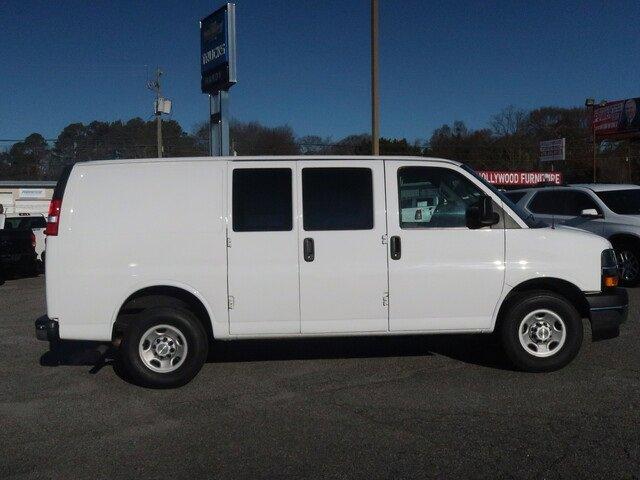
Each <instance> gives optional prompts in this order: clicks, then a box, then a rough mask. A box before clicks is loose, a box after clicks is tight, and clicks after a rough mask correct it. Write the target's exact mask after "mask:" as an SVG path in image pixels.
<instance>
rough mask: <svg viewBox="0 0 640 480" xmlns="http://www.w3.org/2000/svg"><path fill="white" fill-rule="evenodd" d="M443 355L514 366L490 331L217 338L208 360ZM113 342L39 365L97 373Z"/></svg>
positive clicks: (68, 348)
mask: <svg viewBox="0 0 640 480" xmlns="http://www.w3.org/2000/svg"><path fill="white" fill-rule="evenodd" d="M433 355H441V356H445V357H448V358H451V359H453V360H456V361H460V362H463V363H468V364H472V365H478V366H482V367H487V368H495V369H500V370H512V369H513V368H512V367H511V365H510V364H509V363H508V361H507V360H506V358H505V356H504V354H503V352H502V349H501V348H500V346H499V344H498V343H497V342H496V341H495V340H494V339H493V337H491V336H489V335H432V336H426V335H410V336H409V335H408V336H378V337H336V338H306V339H278V340H273V339H264V340H233V341H217V342H215V343H214V344H213V346H212V348H211V350H210V354H209V358H208V360H207V362H208V363H238V362H268V361H281V360H318V359H349V358H385V357H416V356H423V357H429V356H433ZM115 356H116V350H115V348H114V347H112V346H110V345H108V344H104V343H99V342H87V341H55V342H49V350H48V351H47V352H45V353H44V354H43V355H42V356H41V357H40V365H42V366H46V367H57V366H65V365H67V366H90V367H91V369H90V370H89V373H91V374H95V373H98V372H99V371H100V370H101V369H102V368H103V367H105V366H108V365H112V366H114V367H116V368H115V369H116V373H117V374H118V375H119V376H122V375H121V373H120V372H118V370H117V366H116V363H115V362H114V359H115Z"/></svg>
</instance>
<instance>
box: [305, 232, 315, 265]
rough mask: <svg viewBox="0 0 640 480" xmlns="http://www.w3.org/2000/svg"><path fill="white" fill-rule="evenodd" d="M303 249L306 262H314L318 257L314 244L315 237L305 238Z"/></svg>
mask: <svg viewBox="0 0 640 480" xmlns="http://www.w3.org/2000/svg"><path fill="white" fill-rule="evenodd" d="M302 249H303V254H304V261H305V262H313V259H314V258H315V257H316V249H315V246H314V244H313V238H305V239H304V241H303V242H302Z"/></svg>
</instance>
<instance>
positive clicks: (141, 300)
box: [111, 286, 213, 342]
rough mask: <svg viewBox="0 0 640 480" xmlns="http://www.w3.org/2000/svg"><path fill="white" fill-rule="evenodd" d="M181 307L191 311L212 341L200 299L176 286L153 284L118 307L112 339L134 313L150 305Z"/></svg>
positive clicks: (208, 322)
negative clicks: (153, 285)
mask: <svg viewBox="0 0 640 480" xmlns="http://www.w3.org/2000/svg"><path fill="white" fill-rule="evenodd" d="M159 306H163V307H169V306H170V307H181V308H186V309H187V310H189V311H190V312H191V313H193V314H194V315H195V316H196V318H197V319H198V320H200V322H201V323H202V326H203V327H204V330H205V332H207V337H208V338H209V341H210V342H212V341H213V329H212V328H211V318H210V317H209V313H208V312H207V309H206V308H205V306H204V305H203V304H202V302H201V301H200V299H198V297H196V296H195V295H194V294H192V293H190V292H188V291H186V290H183V289H182V288H178V287H170V286H155V287H148V288H144V289H142V290H139V291H137V292H135V293H134V294H132V295H130V296H129V298H127V299H126V300H125V302H124V303H123V304H122V306H121V307H120V310H119V311H118V315H117V317H116V321H115V323H114V324H113V331H112V334H111V336H112V340H116V339H117V338H119V337H120V335H121V334H122V333H123V332H124V331H126V329H127V326H128V325H129V324H130V323H131V322H132V321H135V315H136V314H138V313H140V312H142V311H143V310H145V309H147V308H150V307H159Z"/></svg>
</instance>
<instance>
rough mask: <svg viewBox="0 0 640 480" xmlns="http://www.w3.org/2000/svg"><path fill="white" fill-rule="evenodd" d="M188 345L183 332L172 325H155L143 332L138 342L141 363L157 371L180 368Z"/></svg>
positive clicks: (164, 371) (165, 371) (170, 370)
mask: <svg viewBox="0 0 640 480" xmlns="http://www.w3.org/2000/svg"><path fill="white" fill-rule="evenodd" d="M187 352H188V345H187V340H186V338H185V336H184V334H183V333H182V332H181V331H180V330H179V329H177V328H176V327H174V326H172V325H156V326H153V327H151V328H150V329H149V330H147V331H146V332H144V335H142V337H141V338H140V343H139V344H138V353H139V354H140V359H141V360H142V363H144V365H145V366H146V367H147V368H149V369H150V370H153V371H154V372H158V373H169V372H173V371H174V370H177V369H178V368H180V366H181V365H182V364H183V363H184V360H185V358H187Z"/></svg>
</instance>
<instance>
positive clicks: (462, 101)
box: [0, 0, 640, 140]
mask: <svg viewBox="0 0 640 480" xmlns="http://www.w3.org/2000/svg"><path fill="white" fill-rule="evenodd" d="M220 4H222V2H217V1H211V0H207V1H204V0H194V1H188V0H183V1H179V0H175V1H160V0H152V1H151V0H150V1H129V0H127V1H125V0H110V1H96V0H94V1H90V2H88V1H85V0H65V1H63V2H53V1H51V0H44V1H28V0H4V1H3V2H2V7H1V14H0V45H1V47H0V139H2V138H23V137H24V136H25V135H27V134H29V133H31V132H40V133H42V134H44V135H45V136H46V137H53V136H56V135H57V134H58V133H59V131H60V129H61V128H63V127H64V126H65V125H67V124H68V123H71V122H88V121H91V120H94V119H99V120H116V119H129V118H131V117H134V116H140V117H143V118H149V117H150V114H151V105H152V94H151V92H149V91H148V90H146V88H145V82H146V75H147V68H146V67H145V65H148V71H149V73H151V72H152V70H153V68H154V67H155V65H161V66H162V67H163V69H164V70H165V72H166V75H165V77H164V90H165V93H166V96H167V97H168V98H171V99H172V100H173V102H174V111H173V118H174V119H176V120H178V121H179V122H180V123H181V124H182V125H183V127H184V128H185V129H187V130H189V131H191V130H192V129H193V127H194V126H195V125H196V123H198V122H200V121H203V120H205V119H206V118H207V114H208V105H207V100H206V96H205V95H202V94H201V93H200V84H199V74H200V72H199V35H198V20H199V19H200V18H201V17H203V16H205V15H206V14H208V13H210V12H211V11H213V10H214V9H215V8H217V7H218V6H219V5H220ZM236 4H237V32H238V80H239V82H238V84H237V85H236V86H235V87H234V88H233V89H232V91H231V113H232V115H233V116H234V117H236V118H238V119H240V120H247V121H248V120H259V121H261V122H263V123H265V124H268V125H279V124H284V123H287V124H289V125H291V126H292V127H293V128H294V130H295V131H296V133H297V134H298V135H306V134H318V135H321V136H329V135H331V136H333V137H334V138H339V137H341V136H344V135H346V134H349V133H359V132H366V131H368V130H369V128H370V106H369V95H370V90H369V89H370V87H369V82H370V77H369V60H370V57H369V25H370V23H369V22H370V18H369V0H339V1H338V0H323V1H318V0H268V1H267V0H237V2H236ZM639 22H640V2H638V1H637V0H635V1H627V2H624V1H607V2H605V1H602V2H599V1H587V0H583V1H575V2H572V1H562V2H557V1H556V2H551V1H549V2H543V1H536V2H529V1H519V0H511V1H493V2H491V1H482V2H480V1H463V0H460V1H457V2H440V1H438V2H431V1H420V0H380V89H381V115H382V119H381V134H382V135H383V136H390V137H407V138H408V139H410V140H413V139H415V138H426V137H428V136H429V135H430V133H431V132H432V130H433V129H434V128H436V127H438V126H440V125H441V124H442V123H448V122H452V121H453V120H456V119H460V120H464V121H465V122H467V124H468V125H469V126H471V127H474V128H478V127H482V126H485V125H486V124H487V122H488V120H489V117H490V116H491V115H492V114H493V113H496V112H497V111H499V110H500V109H502V108H503V107H505V106H507V105H509V104H514V105H516V106H519V107H522V108H535V107H538V106H543V105H559V106H574V105H582V104H583V102H584V99H585V97H587V96H593V97H597V98H598V99H601V98H607V99H617V98H624V97H628V96H640V81H639V80H640V67H639V65H640V61H639V60H640V58H639V57H640V30H639Z"/></svg>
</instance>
